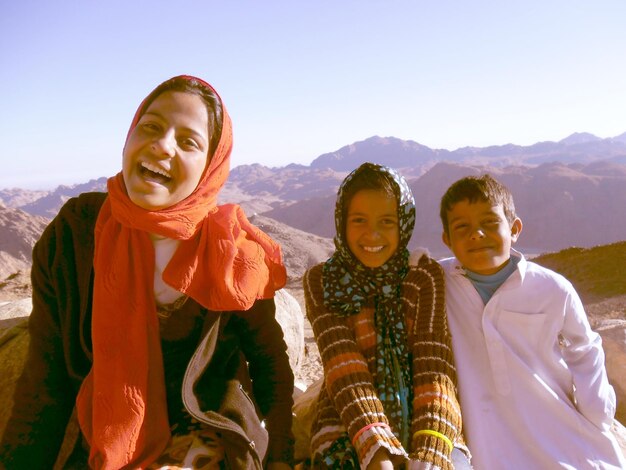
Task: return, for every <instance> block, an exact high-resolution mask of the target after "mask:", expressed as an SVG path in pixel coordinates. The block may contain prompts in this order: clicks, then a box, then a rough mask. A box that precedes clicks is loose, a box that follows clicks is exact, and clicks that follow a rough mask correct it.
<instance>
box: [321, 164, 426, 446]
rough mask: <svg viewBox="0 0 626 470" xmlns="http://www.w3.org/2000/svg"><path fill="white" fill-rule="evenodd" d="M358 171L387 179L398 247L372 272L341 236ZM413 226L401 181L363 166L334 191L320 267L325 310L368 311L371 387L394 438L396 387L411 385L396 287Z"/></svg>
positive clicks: (398, 409)
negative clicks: (327, 253)
mask: <svg viewBox="0 0 626 470" xmlns="http://www.w3.org/2000/svg"><path fill="white" fill-rule="evenodd" d="M364 172H375V173H376V172H377V173H380V174H385V175H387V176H388V177H390V179H391V180H392V182H393V184H392V187H393V192H394V196H395V198H396V202H397V209H398V225H399V227H398V228H399V243H398V248H397V250H396V252H395V253H394V254H393V255H392V256H391V258H389V259H388V260H387V262H385V263H384V264H383V265H382V266H379V267H377V268H369V267H367V266H365V265H364V264H363V263H361V262H360V261H359V260H358V259H357V258H356V256H354V254H353V253H352V252H351V251H350V249H349V247H348V243H347V240H346V236H345V232H346V230H345V227H346V220H345V216H346V214H345V211H344V208H345V207H347V205H348V204H349V202H350V201H346V200H345V198H346V197H347V196H346V193H347V192H349V191H348V190H349V189H350V187H351V186H352V185H353V184H355V182H358V179H359V177H362V175H363V173H364ZM364 189H375V188H369V187H368V188H364ZM414 226H415V200H414V199H413V194H412V192H411V189H410V188H409V186H408V184H407V183H406V181H405V179H404V178H403V177H402V176H401V175H400V174H399V173H398V172H396V171H395V170H393V169H391V168H387V167H384V166H381V165H376V164H373V163H364V164H362V165H361V166H360V167H358V168H357V169H356V170H354V171H353V172H352V173H350V174H349V175H348V176H347V177H346V179H345V180H344V181H343V183H342V184H341V186H340V187H339V190H338V192H337V203H336V205H335V229H336V232H337V233H336V236H335V239H334V241H335V247H336V251H335V253H334V254H333V256H332V257H331V258H329V259H328V261H327V262H326V263H325V264H324V268H323V282H324V305H325V306H326V308H328V309H329V310H330V311H332V312H335V313H336V314H337V315H340V316H348V315H353V314H356V313H358V312H359V311H360V310H361V308H362V307H364V306H373V307H374V318H375V325H376V331H377V338H376V388H377V391H378V395H379V398H380V400H381V402H382V403H383V406H384V408H385V414H386V415H387V418H388V419H389V420H390V422H391V423H392V424H393V429H394V432H396V433H399V432H400V430H401V429H402V427H403V426H402V423H406V421H407V420H408V416H405V414H406V412H404V413H403V411H402V408H403V407H402V405H401V403H400V402H399V399H398V392H399V389H400V388H401V385H404V387H406V386H408V385H409V384H410V380H411V378H410V377H411V375H410V363H409V361H408V347H407V344H406V341H407V340H406V337H407V333H406V327H405V320H404V317H403V315H402V312H401V309H400V296H401V292H400V288H401V285H402V280H403V279H404V277H405V276H406V274H407V272H408V271H409V251H408V249H407V245H408V243H409V240H410V238H411V235H412V233H413V227H414ZM395 361H398V362H397V363H396V362H395ZM394 364H395V365H394ZM398 366H399V368H400V370H401V371H402V376H403V379H404V384H400V383H399V380H398V374H397V373H396V371H397V367H398ZM404 387H402V388H404ZM409 389H410V387H409ZM398 437H399V438H400V436H398Z"/></svg>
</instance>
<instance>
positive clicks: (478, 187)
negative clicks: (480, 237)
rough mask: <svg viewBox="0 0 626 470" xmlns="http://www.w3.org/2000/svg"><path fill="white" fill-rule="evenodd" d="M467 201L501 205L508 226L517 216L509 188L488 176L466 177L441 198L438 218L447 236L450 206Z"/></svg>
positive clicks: (454, 184) (453, 185) (453, 184)
mask: <svg viewBox="0 0 626 470" xmlns="http://www.w3.org/2000/svg"><path fill="white" fill-rule="evenodd" d="M461 201H468V202H469V203H470V204H472V203H475V202H477V201H482V202H489V203H491V204H493V205H498V204H502V208H503V209H504V215H505V216H506V219H507V221H508V222H509V224H512V223H513V221H514V220H515V218H516V217H517V215H516V214H515V204H514V203H513V195H512V194H511V191H509V188H507V187H506V186H504V185H503V184H502V183H500V182H498V181H497V180H496V179H495V178H493V177H492V176H490V175H487V174H485V175H482V176H466V177H465V178H461V179H460V180H458V181H456V182H454V183H452V185H451V186H450V187H449V188H448V190H447V191H446V193H445V194H444V195H443V197H442V198H441V206H440V208H439V217H441V223H442V224H443V230H444V232H445V233H446V234H448V233H449V232H448V229H449V227H448V211H449V210H452V206H454V205H455V204H457V203H459V202H461Z"/></svg>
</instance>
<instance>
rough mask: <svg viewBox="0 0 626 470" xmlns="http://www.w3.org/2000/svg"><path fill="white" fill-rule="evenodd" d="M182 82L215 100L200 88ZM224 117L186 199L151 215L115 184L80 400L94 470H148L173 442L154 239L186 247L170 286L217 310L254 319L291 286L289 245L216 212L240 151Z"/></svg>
mask: <svg viewBox="0 0 626 470" xmlns="http://www.w3.org/2000/svg"><path fill="white" fill-rule="evenodd" d="M179 78H183V79H186V80H190V81H191V80H195V81H196V82H197V83H200V84H201V85H202V86H206V87H208V88H210V89H211V90H212V91H213V92H214V93H215V90H213V88H212V87H211V86H210V85H209V84H208V83H206V82H204V81H202V80H200V79H198V78H195V77H190V76H181V77H179ZM215 94H216V95H217V93H215ZM217 96H218V98H219V95H217ZM219 99H220V103H221V98H219ZM144 104H145V101H144V103H142V105H140V107H139V109H138V111H137V113H136V115H135V118H134V119H133V122H132V124H131V128H130V129H131V131H132V129H133V128H134V126H135V125H136V124H137V121H138V120H139V118H140V117H141V114H142V113H143V112H145V109H144V108H145V106H144ZM222 110H223V111H222V115H223V122H222V133H221V137H220V140H219V143H218V144H217V147H216V149H215V152H214V154H213V156H212V157H211V159H210V161H209V163H208V165H207V168H206V169H205V172H204V175H203V176H202V178H201V180H200V183H199V184H198V187H197V188H196V189H195V191H194V192H193V193H192V194H191V195H190V196H189V197H187V198H186V199H184V200H182V201H180V202H178V203H176V204H175V205H173V206H171V207H168V208H166V209H162V210H159V211H148V210H145V209H143V208H141V207H139V206H137V205H135V204H134V203H133V202H132V201H131V200H130V199H129V197H128V195H127V193H126V188H125V185H124V180H123V177H122V174H121V173H119V174H117V175H116V176H114V177H112V178H110V179H109V181H108V191H109V196H108V197H107V199H106V200H105V203H104V205H103V206H102V209H101V210H100V214H99V216H98V220H97V222H96V228H95V256H94V269H95V281H94V292H93V309H92V338H93V366H92V369H91V371H90V373H89V374H88V376H87V377H86V378H85V380H84V382H83V384H82V386H81V389H80V391H79V394H78V398H77V400H76V403H77V411H78V418H79V423H80V427H81V430H82V432H83V434H84V436H85V438H86V439H87V441H88V442H89V445H90V448H91V451H90V456H89V463H90V465H91V466H92V467H93V468H97V469H119V468H143V467H145V466H146V465H149V464H150V463H151V462H153V461H154V460H155V459H156V458H157V457H158V456H159V455H160V454H161V453H162V451H163V450H164V449H165V447H166V445H167V443H168V440H169V437H170V433H169V423H168V416H167V401H166V394H165V384H164V374H163V358H162V353H161V344H160V336H159V324H158V319H157V316H156V303H155V299H154V291H153V287H154V270H155V265H154V263H155V261H154V248H153V246H152V242H151V240H150V238H149V234H150V233H153V234H157V235H161V236H165V237H168V238H172V239H176V240H180V244H179V246H178V249H177V251H176V252H175V254H174V256H173V257H172V259H171V260H170V262H169V264H168V265H167V267H166V269H165V271H164V272H163V279H164V281H165V282H166V283H167V284H169V285H170V286H171V287H173V288H175V289H177V290H179V291H180V292H183V293H185V294H186V295H188V296H190V297H191V298H193V299H194V300H196V301H197V302H198V303H200V304H201V305H203V306H204V307H206V308H208V309H211V310H220V311H223V310H247V309H248V308H250V307H251V306H252V304H253V303H254V302H255V301H256V300H257V299H262V298H270V297H272V296H273V295H274V292H275V291H276V290H277V289H280V288H281V287H283V286H284V285H285V282H286V271H285V267H284V266H283V264H282V255H281V250H280V247H279V245H277V244H276V243H275V242H273V241H272V240H271V239H270V238H269V237H268V236H267V235H266V234H264V233H263V232H261V231H260V230H259V229H258V228H256V227H254V226H253V225H252V224H251V223H250V222H249V221H248V220H247V219H246V217H245V215H244V213H243V210H242V209H241V208H240V207H239V206H237V205H234V204H227V205H224V206H217V205H216V204H217V194H218V192H219V191H220V189H221V188H222V187H223V185H224V184H225V182H226V179H227V177H228V173H229V165H230V152H231V148H232V124H231V121H230V117H229V116H228V114H227V112H226V109H225V108H224V106H223V103H222ZM129 135H130V131H129Z"/></svg>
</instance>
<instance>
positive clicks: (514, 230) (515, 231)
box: [511, 217, 523, 243]
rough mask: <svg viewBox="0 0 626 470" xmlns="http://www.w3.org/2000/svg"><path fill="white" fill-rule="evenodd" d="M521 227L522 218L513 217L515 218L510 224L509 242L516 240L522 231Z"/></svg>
mask: <svg viewBox="0 0 626 470" xmlns="http://www.w3.org/2000/svg"><path fill="white" fill-rule="evenodd" d="M522 227H523V224H522V219H520V218H519V217H515V220H514V221H513V223H512V224H511V242H513V243H515V242H516V241H517V239H518V237H519V235H520V233H522Z"/></svg>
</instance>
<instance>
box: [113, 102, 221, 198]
mask: <svg viewBox="0 0 626 470" xmlns="http://www.w3.org/2000/svg"><path fill="white" fill-rule="evenodd" d="M210 130H212V129H209V120H208V111H207V108H206V106H204V104H203V102H202V99H201V98H200V97H199V96H197V95H192V94H189V93H183V92H172V91H168V92H165V93H163V94H161V95H159V97H158V98H156V99H155V100H154V101H153V102H152V104H151V105H150V106H149V107H148V109H147V110H146V112H145V114H144V115H143V116H141V118H140V119H139V122H138V123H137V125H136V126H135V127H134V128H133V129H132V130H131V131H130V134H129V135H128V139H127V140H126V145H125V146H124V163H123V174H124V184H125V185H126V190H127V191H128V197H130V199H131V201H133V202H134V203H135V204H137V205H138V206H140V207H143V208H144V209H147V210H159V209H164V208H165V207H169V206H172V205H174V204H176V203H177V202H180V201H182V200H183V199H185V198H186V197H187V196H189V195H190V194H191V193H192V192H193V190H194V189H196V187H197V186H198V183H199V182H200V178H201V177H202V175H203V173H204V170H205V168H206V164H207V160H208V151H209V139H208V135H209V131H210Z"/></svg>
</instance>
